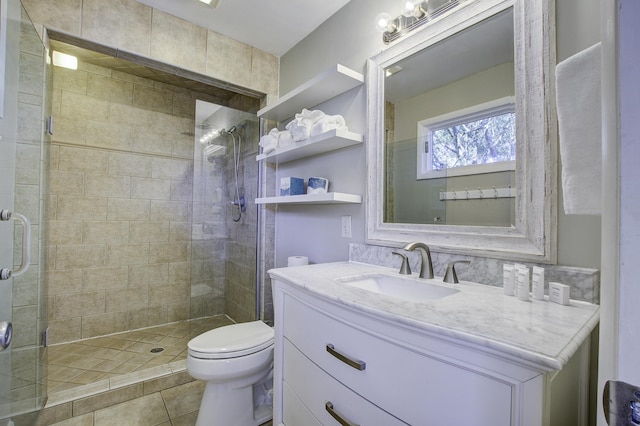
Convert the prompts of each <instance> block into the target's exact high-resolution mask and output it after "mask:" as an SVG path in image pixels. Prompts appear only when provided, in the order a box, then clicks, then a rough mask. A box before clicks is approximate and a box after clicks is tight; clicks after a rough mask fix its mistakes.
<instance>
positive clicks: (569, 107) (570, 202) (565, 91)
mask: <svg viewBox="0 0 640 426" xmlns="http://www.w3.org/2000/svg"><path fill="white" fill-rule="evenodd" d="M600 78H601V77H600V43H598V44H594V45H593V46H591V47H589V48H587V49H585V50H583V51H582V52H579V53H577V54H575V55H573V56H571V57H570V58H568V59H566V60H564V61H562V62H560V63H559V64H558V65H557V67H556V103H557V107H558V131H559V137H560V161H561V164H562V193H563V196H564V211H565V213H566V214H588V215H599V214H601V212H602V201H601V197H602V117H601V111H602V107H601V103H602V102H601V82H600Z"/></svg>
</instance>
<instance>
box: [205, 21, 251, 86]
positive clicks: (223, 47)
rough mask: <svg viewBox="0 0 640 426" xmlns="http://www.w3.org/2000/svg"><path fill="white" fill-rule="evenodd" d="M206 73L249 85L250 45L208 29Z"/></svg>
mask: <svg viewBox="0 0 640 426" xmlns="http://www.w3.org/2000/svg"><path fill="white" fill-rule="evenodd" d="M206 73H207V75H210V76H211V77H215V78H219V79H221V80H225V81H229V82H231V83H235V84H238V85H240V86H245V87H249V86H250V85H251V46H249V45H247V44H244V43H241V42H239V41H236V40H232V39H230V38H227V37H225V36H223V35H221V34H218V33H216V32H214V31H209V32H208V33H207V71H206Z"/></svg>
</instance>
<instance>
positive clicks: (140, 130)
mask: <svg viewBox="0 0 640 426" xmlns="http://www.w3.org/2000/svg"><path fill="white" fill-rule="evenodd" d="M153 123H155V121H154V122H153ZM171 133H173V132H171ZM171 133H166V132H164V131H163V130H162V128H160V127H157V126H154V125H153V124H151V123H148V124H145V125H138V126H136V127H135V128H134V130H133V139H132V140H131V150H132V151H134V152H142V153H148V154H160V155H166V156H169V155H171V146H172V142H171V139H170V138H168V137H167V135H168V134H171Z"/></svg>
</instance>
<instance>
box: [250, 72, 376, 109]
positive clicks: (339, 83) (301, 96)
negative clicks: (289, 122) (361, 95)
mask: <svg viewBox="0 0 640 426" xmlns="http://www.w3.org/2000/svg"><path fill="white" fill-rule="evenodd" d="M363 83H364V76H363V75H362V74H361V73H359V72H356V71H354V70H352V69H350V68H347V67H345V66H344V65H340V64H336V65H334V66H332V67H331V68H329V69H328V70H326V71H324V72H322V73H320V74H318V75H317V76H315V77H314V78H312V79H311V80H309V81H307V82H306V83H304V84H302V85H300V86H298V87H297V88H295V89H294V90H292V91H291V92H289V93H287V94H286V95H284V96H283V97H281V98H280V99H278V100H277V101H276V102H275V103H273V104H271V105H267V106H266V107H264V108H262V109H261V110H260V111H258V117H259V118H266V119H269V120H276V121H282V120H285V119H287V118H291V117H293V116H294V115H295V114H296V113H298V112H300V111H302V109H303V108H312V107H314V106H316V105H318V104H321V103H322V102H324V101H327V100H329V99H331V98H333V97H335V96H338V95H339V94H341V93H344V92H346V91H348V90H351V89H353V88H354V87H357V86H359V85H361V84H363Z"/></svg>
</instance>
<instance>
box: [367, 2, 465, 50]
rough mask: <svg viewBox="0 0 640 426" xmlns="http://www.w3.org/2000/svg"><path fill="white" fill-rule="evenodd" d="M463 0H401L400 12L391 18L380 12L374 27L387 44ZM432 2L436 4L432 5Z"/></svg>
mask: <svg viewBox="0 0 640 426" xmlns="http://www.w3.org/2000/svg"><path fill="white" fill-rule="evenodd" d="M465 1H467V0H448V1H447V0H444V1H443V0H402V6H401V8H400V11H401V12H402V14H401V15H399V16H398V17H397V18H395V19H392V18H391V16H390V15H389V14H388V13H385V12H383V13H380V14H379V15H378V16H376V29H377V30H378V31H380V32H381V33H383V34H382V41H384V43H385V44H389V43H391V42H392V41H394V40H396V39H398V38H400V37H402V36H404V35H405V34H407V33H409V32H410V31H413V30H414V29H416V28H418V27H420V26H421V25H423V24H425V23H427V22H429V21H431V20H432V19H434V18H436V17H438V16H440V15H442V14H443V13H445V12H448V11H449V10H451V9H453V8H455V7H457V6H458V5H460V4H461V3H464V2H465ZM433 3H436V4H437V5H436V6H432V5H431V4H433Z"/></svg>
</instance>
